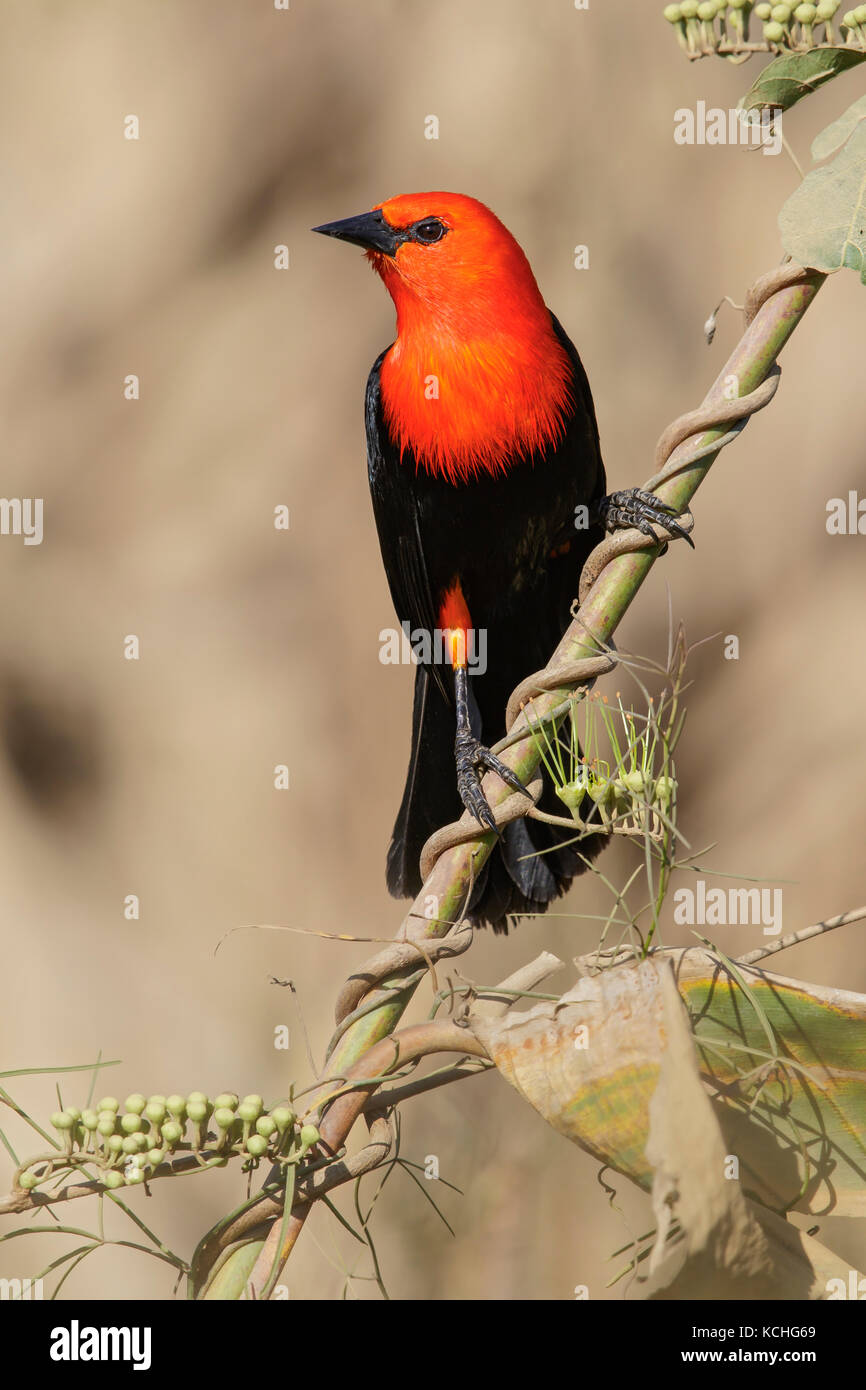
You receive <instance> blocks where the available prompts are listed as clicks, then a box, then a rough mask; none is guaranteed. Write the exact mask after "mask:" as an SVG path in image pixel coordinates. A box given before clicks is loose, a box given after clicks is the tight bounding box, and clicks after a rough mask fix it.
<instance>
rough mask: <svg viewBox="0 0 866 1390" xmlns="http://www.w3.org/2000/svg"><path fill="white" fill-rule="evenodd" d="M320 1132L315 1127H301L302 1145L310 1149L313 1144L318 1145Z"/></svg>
mask: <svg viewBox="0 0 866 1390" xmlns="http://www.w3.org/2000/svg"><path fill="white" fill-rule="evenodd" d="M318 1142H319V1131H318V1130H317V1129H316V1126H315V1125H301V1145H302V1147H303V1148H305V1149H309V1148H310V1146H311V1145H312V1144H318Z"/></svg>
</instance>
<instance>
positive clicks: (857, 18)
mask: <svg viewBox="0 0 866 1390" xmlns="http://www.w3.org/2000/svg"><path fill="white" fill-rule="evenodd" d="M839 3H840V0H819V3H818V4H802V5H798V4H797V3H796V0H795V2H794V3H793V4H787V3H783V4H776V5H774V4H758V5H756V4H753V3H752V0H701V3H698V0H680V3H679V4H674V5H666V6H665V8H664V17H665V19H666V20H667V21H668V23H669V24H673V25H674V26H675V28H676V32H677V40H678V42H679V44H680V47H681V48H682V49H683V50H684V51H685V52H686V53H688V54H689V56H690V57H692V58H697V57H701V56H703V55H704V54H707V53H724V54H726V55H728V54H730V55H734V54H738V53H743V52H746V53H747V52H751V51H753V50H754V49H755V48H761V47H766V48H767V49H773V50H775V49H790V50H792V51H795V52H802V51H804V50H806V49H809V48H814V47H816V46H818V45H821V44H835V43H836V42H837V40H836V38H835V36H834V33H833V19H834V18H835V15H836V11H837V10H838V8H839ZM752 18H754V19H755V20H760V22H761V25H762V33H761V39H758V37H757V35H756V34H753V35H751V36H750V34H749V21H750V20H751V19H752ZM842 27H843V29H844V30H845V35H844V37H845V42H846V43H848V44H851V45H853V46H855V47H861V48H862V47H866V5H858V6H857V8H856V9H855V10H849V11H848V12H847V13H846V14H845V15H844V16H843V18H842Z"/></svg>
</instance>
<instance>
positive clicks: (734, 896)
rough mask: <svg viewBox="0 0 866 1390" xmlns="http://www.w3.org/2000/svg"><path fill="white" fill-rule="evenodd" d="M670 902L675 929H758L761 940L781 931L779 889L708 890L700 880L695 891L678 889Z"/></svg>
mask: <svg viewBox="0 0 866 1390" xmlns="http://www.w3.org/2000/svg"><path fill="white" fill-rule="evenodd" d="M673 899H674V921H675V922H676V923H677V925H678V926H684V927H694V926H703V927H755V926H761V927H763V931H764V936H778V935H779V932H780V931H781V930H782V890H781V888H727V889H725V888H708V887H707V885H706V882H705V881H704V879H702V878H699V879H698V881H697V884H696V886H695V887H694V888H678V889H677V890H676V891H675V893H674V895H673Z"/></svg>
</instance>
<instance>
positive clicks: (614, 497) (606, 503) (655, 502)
mask: <svg viewBox="0 0 866 1390" xmlns="http://www.w3.org/2000/svg"><path fill="white" fill-rule="evenodd" d="M595 514H596V517H597V519H598V520H599V521H602V522H603V523H604V528H605V530H606V531H614V530H616V529H617V528H619V527H623V526H626V527H628V526H635V527H637V529H638V531H642V532H643V534H644V535H645V536H652V535H653V534H654V533H653V529H652V528H653V526H663V527H664V529H665V530H666V531H668V532H669V533H670V535H672V536H681V537H682V538H683V540H686V541H688V543H689V545H690V546H691V547H692V549H693V550H694V548H695V543H694V541H693V540H692V538H691V536H690V535H689V533H688V531H687V530H686V529H685V527H683V526H681V525H680V523H679V522H678V521H675V520H674V517H676V516H677V515H678V513H677V511H676V508H674V507H669V506H667V504H666V503H665V502H660V501H659V499H658V497H656V495H655V493H654V492H644V491H643V489H642V488H639V487H630V488H627V489H626V490H625V491H624V492H611V493H609V494H608V496H607V497H601V498H599V500H598V502H597V503H596V506H595Z"/></svg>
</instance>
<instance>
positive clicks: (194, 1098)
mask: <svg viewBox="0 0 866 1390" xmlns="http://www.w3.org/2000/svg"><path fill="white" fill-rule="evenodd" d="M186 1103H187V1108H188V1107H189V1105H190V1103H192V1104H193V1105H205V1106H207V1105H209V1104H210V1101H209V1100H208V1098H207V1096H206V1095H205V1093H204V1091H190V1093H189V1095H188V1096H187V1098H186Z"/></svg>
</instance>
